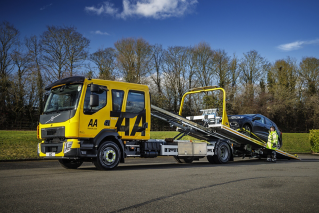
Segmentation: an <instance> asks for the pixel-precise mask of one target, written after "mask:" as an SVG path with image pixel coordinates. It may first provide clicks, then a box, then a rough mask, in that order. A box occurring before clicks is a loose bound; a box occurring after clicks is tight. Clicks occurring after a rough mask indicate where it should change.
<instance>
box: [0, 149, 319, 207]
mask: <svg viewBox="0 0 319 213" xmlns="http://www.w3.org/2000/svg"><path fill="white" fill-rule="evenodd" d="M299 157H300V158H301V159H302V160H300V161H298V160H278V161H277V163H269V162H266V161H265V159H262V160H258V159H240V158H235V161H234V162H229V163H228V164H224V165H220V164H210V163H208V162H207V160H206V158H204V159H201V160H200V161H195V162H194V163H193V164H178V163H176V162H175V161H174V159H173V157H158V158H154V159H140V158H136V159H126V163H125V164H120V165H119V167H118V168H116V169H115V170H112V171H99V170H96V169H95V167H94V165H93V164H92V163H84V164H83V165H82V166H81V167H80V168H79V169H76V170H68V169H64V168H62V167H61V166H60V165H59V163H58V162H57V161H56V160H40V161H17V162H0V191H1V193H0V212H39V211H45V212H62V211H63V212H318V209H319V202H318V200H319V156H318V155H302V154H300V155H299Z"/></svg>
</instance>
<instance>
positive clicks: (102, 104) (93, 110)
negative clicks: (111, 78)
mask: <svg viewBox="0 0 319 213" xmlns="http://www.w3.org/2000/svg"><path fill="white" fill-rule="evenodd" d="M101 88H103V86H101ZM92 94H95V95H98V96H99V105H98V106H96V107H92V108H91V107H90V95H91V85H90V84H89V85H88V86H87V89H86V93H85V99H84V106H83V111H84V114H89V115H92V114H94V113H96V112H97V111H99V110H100V109H102V108H103V107H105V106H106V103H107V98H106V97H107V93H106V90H104V89H100V91H99V92H98V93H97V92H93V93H92Z"/></svg>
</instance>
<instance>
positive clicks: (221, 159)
mask: <svg viewBox="0 0 319 213" xmlns="http://www.w3.org/2000/svg"><path fill="white" fill-rule="evenodd" d="M215 153H216V154H215V155H213V156H212V158H213V161H214V162H215V163H219V164H224V163H227V162H228V161H229V159H230V157H231V153H230V148H229V145H228V144H227V143H226V142H221V143H220V144H219V145H218V147H217V152H215ZM207 157H209V156H207ZM207 159H208V161H209V158H207ZM209 162H210V161H209Z"/></svg>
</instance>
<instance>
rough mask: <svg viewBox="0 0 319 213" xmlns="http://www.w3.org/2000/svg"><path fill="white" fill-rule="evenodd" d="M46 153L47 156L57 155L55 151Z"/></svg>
mask: <svg viewBox="0 0 319 213" xmlns="http://www.w3.org/2000/svg"><path fill="white" fill-rule="evenodd" d="M45 155H46V156H47V157H54V156H55V152H47V153H45Z"/></svg>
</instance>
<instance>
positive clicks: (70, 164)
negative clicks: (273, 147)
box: [59, 159, 83, 169]
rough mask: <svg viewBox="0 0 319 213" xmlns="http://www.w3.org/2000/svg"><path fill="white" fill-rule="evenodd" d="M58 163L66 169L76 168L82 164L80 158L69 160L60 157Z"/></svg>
mask: <svg viewBox="0 0 319 213" xmlns="http://www.w3.org/2000/svg"><path fill="white" fill-rule="evenodd" d="M59 163H60V164H61V166H63V167H64V168H66V169H77V168H78V167H79V166H81V165H82V163H83V161H81V160H70V159H60V160H59Z"/></svg>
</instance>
